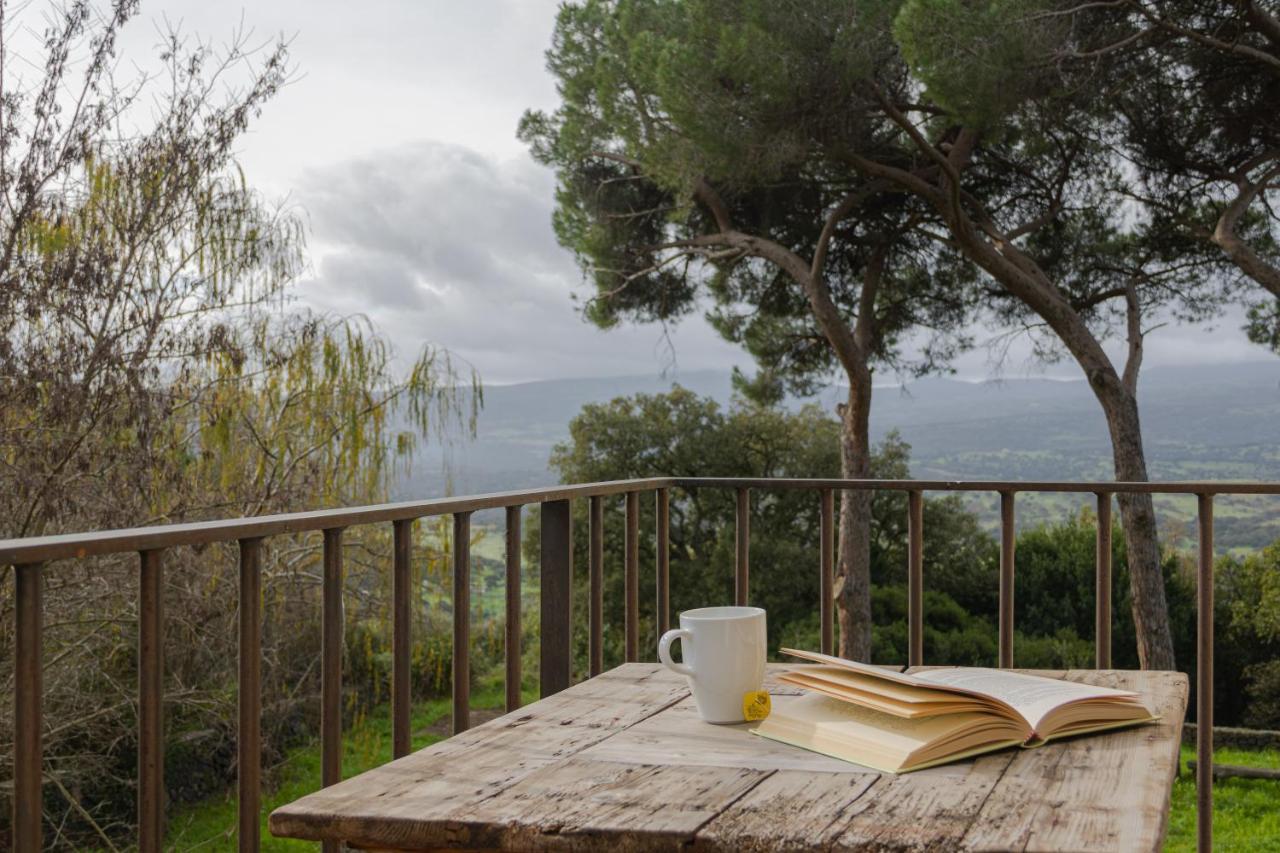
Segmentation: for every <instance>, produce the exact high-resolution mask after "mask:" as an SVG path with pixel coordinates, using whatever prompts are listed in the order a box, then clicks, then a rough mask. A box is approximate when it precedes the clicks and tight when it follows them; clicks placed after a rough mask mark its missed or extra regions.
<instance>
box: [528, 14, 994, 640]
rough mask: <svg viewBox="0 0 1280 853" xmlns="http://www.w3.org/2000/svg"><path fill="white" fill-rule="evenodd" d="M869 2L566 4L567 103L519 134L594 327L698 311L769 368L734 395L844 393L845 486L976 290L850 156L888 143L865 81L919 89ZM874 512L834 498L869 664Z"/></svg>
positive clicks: (560, 31) (844, 605)
mask: <svg viewBox="0 0 1280 853" xmlns="http://www.w3.org/2000/svg"><path fill="white" fill-rule="evenodd" d="M859 6H860V4H858V3H854V2H849V0H842V2H832V3H827V4H824V5H823V6H822V7H817V6H812V7H809V6H806V7H805V8H804V9H802V10H798V9H796V8H794V7H793V6H791V5H788V4H725V3H722V2H714V0H691V2H683V3H671V2H662V1H661V0H584V2H576V3H568V4H566V5H564V6H563V7H562V8H561V11H560V14H559V17H558V19H557V23H556V29H555V34H554V37H553V45H552V48H551V50H550V51H549V53H548V63H549V68H550V70H551V72H552V73H553V74H554V75H555V77H556V78H557V80H558V82H559V88H560V94H561V105H560V107H559V109H557V110H556V111H555V112H554V113H553V114H550V115H548V114H543V113H536V112H535V113H529V114H526V116H525V117H524V119H523V121H522V123H521V128H520V134H521V137H522V138H523V139H524V140H525V141H527V142H528V143H529V144H530V146H531V148H532V150H533V153H534V155H535V156H536V157H537V158H538V159H539V160H540V161H542V162H543V163H547V164H549V165H551V166H553V167H554V168H555V169H556V171H557V175H558V178H559V190H558V193H557V201H558V208H557V211H556V214H555V228H556V233H557V236H558V237H559V239H560V241H561V243H562V244H563V245H565V246H567V247H569V248H570V249H572V250H573V251H574V253H575V254H576V255H577V257H578V260H579V262H580V264H581V265H582V267H583V269H584V270H585V271H586V273H587V274H588V276H589V277H590V279H591V281H592V283H593V285H594V288H595V292H594V294H593V295H592V297H591V298H590V300H589V301H588V302H587V305H586V310H585V314H586V317H587V319H589V320H590V321H592V322H594V323H597V324H598V325H600V326H603V327H606V328H607V327H610V326H613V325H614V324H616V323H619V322H621V321H624V320H627V321H638V322H660V323H666V322H669V321H674V320H676V319H677V318H679V317H681V316H683V315H686V314H688V313H690V312H693V311H696V310H698V309H699V308H702V307H706V308H707V310H708V313H709V316H710V319H711V320H712V322H713V324H714V325H715V327H716V328H717V329H718V330H719V331H720V332H721V333H722V334H723V335H724V336H725V337H726V338H727V339H729V340H732V341H735V342H738V343H740V344H742V345H743V346H744V347H745V348H746V349H747V351H748V352H749V353H750V354H751V355H752V356H753V357H754V358H755V360H756V362H757V364H758V365H759V367H760V371H759V373H758V375H757V378H756V380H755V381H752V382H747V381H740V382H739V387H740V388H741V389H742V390H745V391H748V392H749V393H751V394H753V395H754V396H756V397H757V398H761V397H763V398H773V399H776V398H777V397H778V396H780V395H781V394H782V393H784V392H785V391H788V390H790V391H799V392H808V391H812V390H813V389H814V388H815V387H817V386H818V385H820V384H821V383H823V382H825V381H829V379H830V377H831V376H832V375H833V374H836V375H839V376H841V378H843V379H844V381H846V382H847V383H848V386H849V391H848V397H847V400H846V401H845V402H844V403H843V404H842V405H841V406H840V410H839V411H840V421H841V437H840V444H841V471H842V474H843V476H845V477H847V478H854V479H856V478H865V477H867V476H869V473H870V462H871V446H870V436H869V417H870V411H871V390H872V375H873V372H874V371H876V370H878V369H879V370H884V369H889V370H896V371H899V372H924V371H928V370H932V369H934V368H936V367H938V366H939V365H940V364H942V363H944V362H945V360H946V358H947V357H948V356H949V355H950V354H951V353H952V352H953V351H954V349H955V348H956V347H957V346H958V345H960V344H961V343H962V341H961V339H960V337H959V336H958V335H956V334H954V332H955V330H956V329H957V327H958V326H959V324H960V323H961V321H962V320H963V317H964V316H965V313H966V309H967V307H968V306H967V302H966V293H968V292H969V291H968V290H967V289H966V288H965V287H962V286H960V284H962V282H961V281H960V279H962V278H963V277H964V273H963V271H962V270H961V271H957V270H956V269H955V268H953V267H951V266H949V265H947V264H945V263H943V262H942V261H941V260H940V259H939V256H938V254H937V249H936V245H935V244H934V243H933V242H932V241H931V240H930V239H929V238H928V237H927V236H925V235H923V234H922V233H921V232H920V231H919V230H918V229H919V227H920V225H921V223H922V222H926V221H929V220H931V219H932V218H933V215H932V213H931V212H930V211H929V210H928V208H927V207H926V206H924V205H920V204H918V203H916V202H915V200H914V199H913V198H912V197H911V196H909V195H907V194H903V193H898V192H893V191H890V187H889V185H888V184H887V183H886V182H884V181H880V180H877V179H871V180H868V179H865V178H863V177H862V176H860V175H859V174H857V173H856V172H854V171H853V170H851V169H849V168H848V167H847V166H846V165H845V164H843V163H842V162H841V160H840V158H839V156H838V153H839V151H840V150H841V149H842V148H843V147H844V146H846V145H848V144H850V142H851V141H853V138H856V140H857V144H858V145H859V146H863V147H870V148H876V149H877V150H879V149H880V148H881V143H880V140H879V139H878V136H877V133H876V129H875V128H872V127H869V126H867V125H866V124H865V122H862V120H861V115H862V113H863V111H864V110H865V109H866V106H867V101H866V98H865V97H864V96H863V95H862V94H860V91H859V88H860V85H861V82H862V81H863V80H864V79H866V78H867V77H869V76H876V75H878V74H880V70H879V69H886V70H887V76H886V77H885V78H884V79H883V84H884V85H886V86H889V87H892V88H894V89H896V90H903V89H905V87H906V86H907V85H908V81H907V78H906V75H905V74H904V73H903V72H904V69H903V68H902V67H901V66H900V65H898V66H894V65H891V64H890V65H886V64H884V62H883V60H884V51H885V46H884V44H883V43H882V42H881V43H876V42H869V41H865V40H864V39H863V38H862V32H861V29H862V24H860V23H857V24H854V25H848V23H847V19H854V18H857V11H858V8H859ZM878 23H879V25H880V26H883V25H884V24H885V21H884V20H879V21H878ZM799 93H803V94H802V95H801V94H799ZM851 134H852V135H853V137H852V138H851ZM908 335H912V336H914V337H913V346H912V347H910V348H908V347H905V346H903V340H904V337H906V336H908ZM739 379H740V380H741V377H739ZM870 499H871V495H870V493H868V492H865V491H846V492H844V493H843V494H842V497H841V505H840V524H839V564H838V569H837V576H836V581H835V584H836V589H835V598H836V602H837V608H838V618H839V625H840V650H841V653H842V654H844V655H846V656H849V657H853V658H858V659H864V660H865V659H869V657H870V654H871V647H870V646H871V625H870V615H871V614H870V580H869V578H870V574H869V565H870V550H869V549H870V545H869V538H868V537H869V529H870V521H871V514H870V512H871V504H870Z"/></svg>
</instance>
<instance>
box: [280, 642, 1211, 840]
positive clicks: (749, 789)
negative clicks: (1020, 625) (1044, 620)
mask: <svg viewBox="0 0 1280 853" xmlns="http://www.w3.org/2000/svg"><path fill="white" fill-rule="evenodd" d="M777 670H778V667H777V666H774V665H771V667H770V671H771V676H770V681H769V683H768V687H769V690H770V692H771V693H773V694H775V695H777V694H790V693H796V692H799V691H798V690H796V689H795V688H792V687H788V686H786V685H782V684H779V683H777V682H775V681H773V680H772V674H773V673H776V672H777ZM1038 674H1043V675H1053V676H1058V677H1065V678H1068V679H1071V680H1074V681H1087V682H1089V683H1091V684H1103V685H1107V686H1110V687H1121V688H1128V689H1133V690H1138V691H1141V692H1142V693H1143V694H1144V696H1145V697H1146V699H1147V701H1148V702H1149V703H1150V705H1151V706H1152V707H1153V708H1154V709H1156V710H1157V712H1158V713H1160V714H1161V715H1163V719H1162V720H1161V721H1160V722H1159V723H1157V724H1154V725H1150V726H1144V727H1140V728H1134V729H1128V730H1124V731H1120V732H1114V733H1110V734H1105V735H1096V736H1086V737H1081V738H1077V739H1075V740H1070V741H1065V742H1060V743H1056V744H1050V745H1048V746H1045V747H1042V748H1039V749H1031V750H1009V751H1005V752H1001V753H996V754H991V755H986V756H982V757H979V758H976V759H971V760H968V761H963V762H960V763H957V764H951V765H947V766H944V767H935V768H930V769H928V770H922V771H919V772H916V773H908V774H904V775H900V776H894V775H891V774H881V773H878V772H876V771H874V770H868V769H866V768H863V767H860V766H857V765H853V764H847V763H845V762H841V761H837V760H835V759H832V758H827V757H826V756H822V755H818V754H816V753H812V752H807V751H805V750H801V749H795V748H792V747H789V746H786V745H784V744H780V743H776V742H774V741H770V740H766V739H764V738H758V737H755V736H754V735H751V734H750V733H749V732H748V731H747V729H748V725H747V724H744V725H740V726H712V725H708V724H705V723H702V722H701V721H700V720H699V719H698V717H697V712H696V710H695V709H694V707H693V700H692V699H691V698H690V696H689V692H688V690H687V688H686V686H685V681H684V678H682V677H680V676H677V675H675V674H673V673H671V672H670V671H668V670H666V669H664V668H662V667H661V666H659V665H657V664H642V663H634V664H627V665H624V666H620V667H618V668H617V669H613V670H611V671H609V672H606V673H604V674H603V675H600V676H598V677H596V678H592V679H590V680H588V681H585V682H582V683H581V684H578V685H575V686H574V687H571V688H570V689H568V690H566V691H564V692H563V693H560V694H557V695H555V696H553V697H551V698H549V699H544V700H542V701H541V702H537V703H535V704H533V705H529V706H527V707H525V708H522V709H520V710H519V711H516V712H513V713H510V714H507V715H506V716H503V717H499V718H498V719H496V720H492V721H490V722H488V723H485V724H483V725H481V726H478V727H476V728H474V729H471V730H470V731H467V732H465V733H463V734H460V735H457V736H456V737H453V738H450V739H449V740H446V741H442V742H441V743H438V744H435V745H434V746H431V747H428V748H427V749H423V750H421V751H419V752H416V753H414V754H412V755H408V756H405V757H404V758H402V759H400V760H398V761H393V762H392V763H390V764H386V765H383V766H382V767H379V768H377V769H374V770H370V771H368V772H367V773H363V774H361V775H359V776H356V777H354V778H352V779H348V780H346V781H344V782H341V783H339V784H337V785H333V786H331V787H329V788H325V789H324V790H321V791H318V792H316V793H314V794H309V795H308V796H305V797H303V798H302V799H300V800H298V801H297V802H294V803H292V804H290V805H287V806H284V807H282V808H280V809H277V810H276V811H275V812H274V813H273V814H272V815H271V821H270V827H271V832H272V833H274V834H276V835H281V836H289V837H293V838H304V839H311V840H338V841H342V842H345V843H347V844H349V845H351V846H354V847H362V848H371V849H379V850H424V849H426V850H439V849H450V850H452V849H481V850H543V849H549V850H610V851H629V850H673V849H676V848H682V847H685V846H693V847H695V848H697V849H702V850H725V851H752V850H802V849H822V850H904V849H911V850H919V849H929V850H953V849H966V850H1090V851H1096V850H1118V851H1134V850H1158V849H1159V848H1160V845H1161V843H1162V841H1163V838H1164V831H1165V824H1166V822H1167V818H1168V812H1169V793H1170V789H1171V786H1172V784H1173V778H1174V774H1175V772H1176V770H1177V762H1178V744H1179V741H1180V735H1181V729H1182V717H1183V713H1184V711H1185V709H1186V701H1187V679H1186V676H1185V675H1182V674H1181V673H1173V672H1130V671H1121V670H1101V671H1099V670H1080V671H1074V670H1073V671H1070V672H1052V673H1045V672H1041V673H1038Z"/></svg>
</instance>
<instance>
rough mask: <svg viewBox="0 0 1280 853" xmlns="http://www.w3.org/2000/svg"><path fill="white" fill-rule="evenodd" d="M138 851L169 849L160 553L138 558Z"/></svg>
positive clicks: (162, 599) (154, 552)
mask: <svg viewBox="0 0 1280 853" xmlns="http://www.w3.org/2000/svg"><path fill="white" fill-rule="evenodd" d="M138 557H139V561H138V562H139V565H138V593H139V594H138V803H137V806H138V850H139V853H155V851H159V850H160V849H161V847H162V846H163V845H164V708H163V702H164V606H163V602H164V583H163V581H164V575H163V571H164V569H163V566H162V563H161V552H160V551H142V552H140V553H139V554H138Z"/></svg>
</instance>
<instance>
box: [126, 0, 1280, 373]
mask: <svg viewBox="0 0 1280 853" xmlns="http://www.w3.org/2000/svg"><path fill="white" fill-rule="evenodd" d="M557 5H558V0H466V2H457V0H362V2H359V3H351V2H350V0H257V2H254V3H252V4H249V5H246V6H244V7H243V9H242V8H240V7H238V6H236V5H235V4H234V3H230V2H221V0H220V2H208V0H199V1H198V2H197V0H143V4H142V16H141V17H140V18H139V19H138V20H136V21H134V22H133V23H132V24H131V26H130V30H129V32H128V33H126V39H125V43H124V47H123V52H124V55H126V56H138V55H140V54H146V53H149V52H151V49H152V48H153V46H154V45H155V44H156V41H157V39H156V31H155V22H156V21H159V20H165V19H167V20H168V21H169V22H171V23H175V24H176V23H181V25H182V27H183V29H184V31H186V32H189V33H193V34H199V35H201V36H203V37H206V38H210V39H213V40H216V41H226V40H228V39H229V38H230V36H231V35H232V33H233V31H234V30H235V29H236V28H237V27H238V26H240V25H241V24H242V22H243V25H244V26H245V27H247V28H251V29H252V31H253V32H254V34H255V35H256V37H258V38H260V39H268V38H270V37H271V36H273V35H277V34H284V35H285V36H287V37H289V38H290V39H291V40H292V48H291V49H292V56H293V60H294V62H295V64H296V66H297V69H298V74H297V79H296V80H295V81H294V82H293V83H292V84H291V85H290V86H288V87H287V88H286V89H285V90H284V91H283V92H282V93H281V94H280V95H279V96H278V97H277V98H276V99H275V100H274V101H273V102H271V103H269V104H268V105H267V109H266V111H265V112H264V114H263V116H262V117H261V118H260V119H259V120H258V121H257V122H256V123H255V125H254V126H253V128H252V130H251V132H250V133H249V135H248V136H247V137H246V139H245V140H244V143H243V146H242V150H241V155H240V156H241V160H242V162H243V164H244V166H245V168H246V171H247V173H248V176H249V178H250V180H251V181H253V182H254V183H255V184H256V185H257V186H259V187H262V188H263V189H264V190H266V191H268V192H269V193H271V194H272V195H275V196H285V195H287V196H288V197H289V198H290V199H291V200H292V201H293V202H294V203H295V204H297V205H298V206H299V207H300V209H301V210H302V211H304V212H305V214H306V216H307V218H308V220H309V222H310V225H311V230H312V233H311V237H310V247H311V256H312V270H311V273H310V274H309V275H308V276H307V277H306V279H305V280H304V281H302V282H300V285H299V293H300V296H301V298H302V299H303V300H305V301H306V302H308V303H310V304H312V305H314V306H316V307H318V308H321V309H324V310H330V311H337V312H342V313H347V314H349V313H355V312H360V313H364V314H367V315H368V316H369V317H370V318H371V319H372V320H373V321H374V322H375V323H376V324H377V326H378V327H379V328H380V329H381V330H382V331H383V332H384V333H385V334H386V335H388V336H389V337H390V338H391V339H392V341H393V342H394V344H395V346H396V348H397V349H398V350H399V351H400V352H401V353H402V354H406V355H412V354H414V353H416V352H417V351H418V350H419V349H420V348H421V346H422V345H423V344H424V343H426V342H431V343H435V344H440V345H444V346H446V347H448V348H449V349H450V350H451V351H453V352H454V353H456V354H457V355H459V356H461V357H462V358H464V359H466V360H467V361H469V362H471V363H472V364H473V365H474V366H475V367H476V368H477V369H478V370H479V371H480V374H481V377H482V379H483V380H484V381H485V382H486V383H491V384H497V383H506V382H515V381H525V380H531V379H544V378H563V377H572V376H583V375H593V376H601V375H617V374H649V375H653V374H657V373H660V372H664V371H665V372H666V373H667V374H668V375H671V376H673V377H674V378H678V377H679V374H680V372H681V371H687V370H696V369H703V368H720V369H727V368H729V367H730V366H732V365H734V364H740V365H742V366H743V367H749V361H750V360H749V359H748V358H745V357H744V356H743V355H742V353H741V352H740V351H739V350H738V349H737V348H736V347H734V346H732V345H730V344H727V343H725V342H724V341H722V340H720V339H719V338H718V336H717V335H716V334H715V333H714V332H713V331H711V330H710V328H709V327H708V326H707V324H706V323H705V322H704V321H703V320H702V319H701V318H700V317H693V318H690V319H688V320H686V321H685V322H683V323H681V324H680V325H678V326H677V327H675V328H673V329H670V330H668V334H667V335H664V333H663V330H661V329H660V328H658V327H655V326H640V327H634V326H633V327H626V328H621V329H615V330H612V331H609V332H600V331H597V330H595V329H594V328H593V327H591V326H589V325H588V324H586V323H584V322H583V321H582V320H581V318H580V317H579V315H578V314H577V312H576V310H575V305H574V302H573V301H572V294H573V293H574V292H575V291H581V290H582V287H583V283H582V278H581V274H580V273H579V271H578V270H577V268H576V266H575V264H574V262H573V259H572V257H571V256H570V255H569V254H568V253H567V252H566V251H564V250H563V249H561V248H559V247H558V246H557V244H556V242H555V238H554V236H553V235H552V233H551V227H550V219H551V210H552V203H553V198H552V194H553V190H554V180H553V177H552V175H551V174H550V173H548V172H547V171H546V170H545V169H543V168H542V167H540V166H538V165H537V164H535V163H534V162H533V161H532V160H531V159H530V158H529V156H528V155H527V153H526V152H525V150H524V148H523V146H522V145H521V144H520V142H519V141H518V140H517V139H516V138H515V128H516V123H517V122H518V120H519V118H520V115H521V113H522V112H523V111H524V110H525V109H527V108H530V107H536V108H548V109H549V108H553V107H554V106H555V103H556V93H555V87H554V84H553V81H552V79H551V77H550V75H549V74H548V73H547V72H546V70H545V67H544V58H543V52H544V51H545V50H546V48H547V46H548V44H549V42H550V35H551V29H552V25H553V22H554V17H555V10H556V7H557ZM1238 326H1239V321H1238V320H1228V321H1224V322H1220V323H1219V324H1218V329H1217V331H1216V332H1215V331H1214V330H1211V329H1208V328H1166V329H1162V330H1160V331H1158V332H1156V333H1155V334H1153V335H1152V336H1151V337H1150V339H1149V341H1148V354H1147V364H1148V365H1150V366H1155V365H1176V364H1185V363H1189V362H1196V363H1203V362H1209V361H1214V362H1224V361H1225V362H1232V361H1246V360H1259V359H1264V358H1266V357H1267V356H1266V354H1265V353H1263V352H1262V351H1261V350H1259V349H1257V348H1255V347H1251V346H1249V345H1248V344H1247V343H1246V342H1245V341H1244V339H1243V335H1242V334H1241V333H1240V332H1239V331H1238ZM977 337H978V339H979V340H980V341H981V340H987V339H989V338H990V337H991V335H990V334H989V333H987V332H985V331H980V332H979V333H978V335H977ZM1025 353H1026V347H1023V346H1019V345H1015V346H1014V347H1013V349H1012V353H1011V357H1010V359H1009V360H1008V362H1007V363H1006V365H1005V367H1004V372H1003V375H1005V376H1006V377H1010V376H1021V375H1028V374H1034V373H1036V372H1038V370H1039V368H1036V367H1035V366H1034V365H1032V364H1031V363H1030V362H1028V360H1027V358H1026V355H1025ZM956 367H957V369H958V371H959V373H960V375H961V376H962V377H963V378H968V379H979V378H982V377H984V376H986V375H987V374H989V373H990V371H991V359H990V357H989V355H988V354H987V352H985V351H984V350H983V349H981V348H980V349H979V350H977V351H975V352H973V353H971V354H969V355H966V356H964V357H962V358H961V360H960V361H959V362H958V363H957V365H956ZM1047 372H1048V373H1049V374H1050V375H1054V376H1061V377H1064V378H1066V377H1076V376H1078V371H1077V370H1076V369H1075V368H1074V365H1073V364H1070V363H1068V364H1063V365H1058V366H1055V367H1052V368H1049V369H1048V371H1047Z"/></svg>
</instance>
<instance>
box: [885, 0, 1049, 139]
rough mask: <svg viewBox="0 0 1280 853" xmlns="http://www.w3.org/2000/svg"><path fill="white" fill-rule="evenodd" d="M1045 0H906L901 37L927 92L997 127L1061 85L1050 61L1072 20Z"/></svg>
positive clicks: (897, 29)
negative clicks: (1033, 99)
mask: <svg viewBox="0 0 1280 853" xmlns="http://www.w3.org/2000/svg"><path fill="white" fill-rule="evenodd" d="M1052 5H1053V4H1052V3H1050V2H1044V0H987V2H967V0H906V2H904V3H903V4H902V8H901V9H900V10H899V12H898V14H897V16H896V17H895V19H894V24H893V34H894V36H895V38H896V39H897V42H898V44H899V46H900V48H901V50H902V53H903V56H904V57H905V59H906V60H907V62H908V63H909V64H910V66H911V70H912V73H913V74H914V75H915V76H916V77H917V78H918V79H919V80H921V81H922V82H923V83H924V84H925V87H926V93H927V95H928V96H929V97H930V98H931V99H932V100H934V101H936V102H937V103H938V104H941V105H942V106H944V107H946V108H947V109H948V110H949V111H950V112H951V113H952V114H953V115H954V116H956V117H958V118H959V119H960V120H962V121H964V122H965V123H966V124H970V125H972V126H975V127H978V128H983V129H990V128H994V127H997V126H998V125H999V122H1000V120H1002V119H1003V118H1004V117H1005V116H1006V115H1007V114H1008V113H1009V112H1010V111H1011V110H1013V109H1015V108H1017V107H1019V106H1021V105H1022V104H1023V103H1024V102H1025V101H1026V100H1027V99H1028V98H1031V97H1036V96H1041V97H1043V96H1045V95H1046V94H1048V93H1049V92H1050V91H1052V87H1053V86H1054V85H1055V84H1057V85H1061V80H1060V77H1058V76H1057V75H1056V74H1055V73H1054V69H1053V67H1052V66H1051V65H1049V64H1048V63H1046V62H1045V61H1044V59H1045V57H1046V55H1047V53H1048V51H1047V48H1048V47H1049V46H1056V45H1058V44H1060V43H1061V42H1062V40H1063V39H1064V38H1065V35H1066V33H1065V29H1066V27H1067V21H1066V20H1065V19H1063V18H1060V17H1054V16H1051V15H1048V14H1045V13H1046V12H1048V10H1049V9H1050V8H1051V7H1052Z"/></svg>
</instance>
